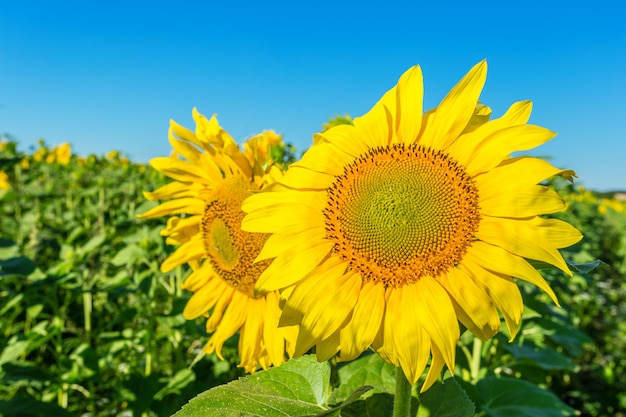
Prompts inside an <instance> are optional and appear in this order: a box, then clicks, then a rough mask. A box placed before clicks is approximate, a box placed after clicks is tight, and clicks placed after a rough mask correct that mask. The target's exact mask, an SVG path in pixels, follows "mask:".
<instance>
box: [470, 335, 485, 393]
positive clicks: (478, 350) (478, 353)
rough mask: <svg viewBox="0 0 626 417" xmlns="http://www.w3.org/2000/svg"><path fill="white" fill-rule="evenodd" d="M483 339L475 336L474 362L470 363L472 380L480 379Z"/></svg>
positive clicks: (473, 347)
mask: <svg viewBox="0 0 626 417" xmlns="http://www.w3.org/2000/svg"><path fill="white" fill-rule="evenodd" d="M482 347H483V341H482V340H480V339H479V338H477V337H476V336H474V345H473V346H472V363H471V364H470V373H471V376H472V382H477V381H478V373H479V372H480V361H481V359H482Z"/></svg>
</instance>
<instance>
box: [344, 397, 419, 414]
mask: <svg viewBox="0 0 626 417" xmlns="http://www.w3.org/2000/svg"><path fill="white" fill-rule="evenodd" d="M413 399H414V398H413ZM341 417H393V395H391V394H388V393H383V394H373V395H372V396H370V397H367V398H365V399H363V400H359V401H356V402H354V403H352V404H350V405H348V406H346V407H345V408H343V409H342V410H341Z"/></svg>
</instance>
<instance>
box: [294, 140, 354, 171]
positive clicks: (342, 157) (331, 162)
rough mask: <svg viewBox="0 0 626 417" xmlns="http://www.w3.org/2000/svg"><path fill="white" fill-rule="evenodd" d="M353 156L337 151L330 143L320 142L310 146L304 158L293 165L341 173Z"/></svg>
mask: <svg viewBox="0 0 626 417" xmlns="http://www.w3.org/2000/svg"><path fill="white" fill-rule="evenodd" d="M352 160H353V157H351V156H349V155H347V154H344V153H340V152H337V150H336V148H335V147H333V146H331V145H330V144H328V143H319V144H317V145H315V146H312V147H311V148H309V150H308V151H306V152H305V153H304V155H303V156H302V159H301V160H300V161H298V162H295V163H293V164H291V166H293V167H300V168H308V169H310V170H312V171H316V172H321V173H324V174H330V175H341V174H342V173H343V170H344V166H345V165H347V164H349V163H350V162H352Z"/></svg>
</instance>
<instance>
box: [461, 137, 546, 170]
mask: <svg viewBox="0 0 626 417" xmlns="http://www.w3.org/2000/svg"><path fill="white" fill-rule="evenodd" d="M555 136H556V133H554V132H551V131H550V130H548V129H546V128H543V127H541V126H535V125H519V126H513V127H507V128H504V129H501V130H498V131H496V132H494V133H493V134H491V135H490V136H488V137H487V138H485V140H484V141H482V142H481V143H480V144H479V145H478V146H477V147H476V148H475V149H474V152H473V154H472V156H471V159H470V160H469V162H468V163H467V164H465V167H466V171H467V172H468V174H470V175H473V176H475V175H478V174H480V173H483V172H486V171H489V170H490V169H492V168H494V167H496V166H498V165H499V164H500V163H501V162H502V160H504V159H505V158H506V157H508V156H509V155H510V154H511V153H513V152H517V151H526V150H529V149H532V148H535V147H537V146H539V145H541V144H543V143H545V142H547V141H549V140H550V139H552V138H553V137H555ZM461 163H462V162H461Z"/></svg>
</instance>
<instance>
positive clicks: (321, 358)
mask: <svg viewBox="0 0 626 417" xmlns="http://www.w3.org/2000/svg"><path fill="white" fill-rule="evenodd" d="M339 343H340V337H339V331H336V332H335V333H333V334H332V335H331V336H330V337H328V338H327V339H324V340H322V341H321V342H319V343H318V344H317V345H315V356H316V357H317V361H318V362H325V361H327V360H329V359H330V358H332V357H333V356H335V354H336V353H337V352H338V351H339V347H340V344H339Z"/></svg>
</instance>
